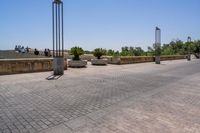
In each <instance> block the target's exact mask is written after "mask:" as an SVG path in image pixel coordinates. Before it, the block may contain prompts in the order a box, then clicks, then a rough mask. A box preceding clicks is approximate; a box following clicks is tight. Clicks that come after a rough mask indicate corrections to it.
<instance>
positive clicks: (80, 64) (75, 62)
mask: <svg viewBox="0 0 200 133" xmlns="http://www.w3.org/2000/svg"><path fill="white" fill-rule="evenodd" d="M68 65H69V67H72V68H82V67H86V65H87V61H86V60H70V61H68Z"/></svg>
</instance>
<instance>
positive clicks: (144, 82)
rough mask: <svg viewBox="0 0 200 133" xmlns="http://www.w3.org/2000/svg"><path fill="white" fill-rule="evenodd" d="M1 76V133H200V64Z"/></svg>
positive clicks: (90, 67) (118, 67)
mask: <svg viewBox="0 0 200 133" xmlns="http://www.w3.org/2000/svg"><path fill="white" fill-rule="evenodd" d="M50 75H51V73H50V72H44V73H31V74H18V75H8V76H0V132H3V133H4V132H8V133H9V132H13V133H32V132H33V133H34V132H40V133H199V132H200V60H192V61H191V62H187V61H186V60H179V61H166V62H162V64H161V65H155V64H154V63H143V64H133V65H121V66H118V65H108V66H91V65H89V66H88V68H83V69H69V70H67V71H66V72H65V75H64V76H62V77H60V78H59V79H57V80H46V78H47V77H49V76H50Z"/></svg>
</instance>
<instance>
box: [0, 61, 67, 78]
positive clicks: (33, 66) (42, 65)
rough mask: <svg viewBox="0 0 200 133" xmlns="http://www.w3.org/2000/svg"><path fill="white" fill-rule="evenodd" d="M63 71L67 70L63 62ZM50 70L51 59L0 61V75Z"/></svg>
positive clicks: (51, 67) (51, 66) (51, 65)
mask: <svg viewBox="0 0 200 133" xmlns="http://www.w3.org/2000/svg"><path fill="white" fill-rule="evenodd" d="M65 69H67V62H65ZM52 70H53V59H52V58H29V59H0V75H5V74H18V73H31V72H44V71H52Z"/></svg>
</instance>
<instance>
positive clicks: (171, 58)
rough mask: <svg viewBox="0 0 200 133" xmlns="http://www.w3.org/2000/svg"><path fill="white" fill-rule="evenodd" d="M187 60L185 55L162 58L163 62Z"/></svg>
mask: <svg viewBox="0 0 200 133" xmlns="http://www.w3.org/2000/svg"><path fill="white" fill-rule="evenodd" d="M181 59H186V56H185V55H171V56H161V57H160V60H161V61H167V60H181Z"/></svg>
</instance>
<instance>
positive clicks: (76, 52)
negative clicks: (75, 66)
mask: <svg viewBox="0 0 200 133" xmlns="http://www.w3.org/2000/svg"><path fill="white" fill-rule="evenodd" d="M70 53H71V54H72V55H74V57H73V60H80V56H81V55H83V54H84V50H83V49H82V48H80V47H73V48H71V51H70Z"/></svg>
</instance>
